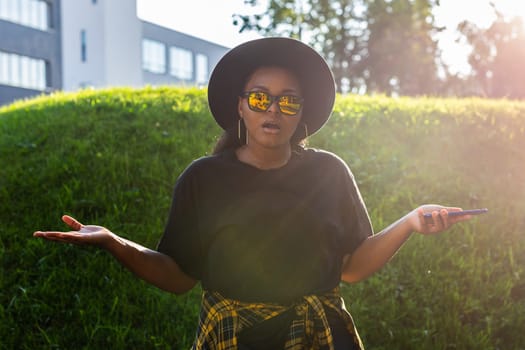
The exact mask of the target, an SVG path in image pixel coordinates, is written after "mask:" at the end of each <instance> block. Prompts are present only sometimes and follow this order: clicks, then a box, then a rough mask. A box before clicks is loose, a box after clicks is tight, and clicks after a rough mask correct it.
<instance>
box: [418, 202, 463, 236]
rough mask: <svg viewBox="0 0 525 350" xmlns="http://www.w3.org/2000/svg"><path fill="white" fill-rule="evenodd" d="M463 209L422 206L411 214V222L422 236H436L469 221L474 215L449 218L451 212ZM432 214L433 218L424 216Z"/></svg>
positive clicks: (433, 205) (430, 205)
mask: <svg viewBox="0 0 525 350" xmlns="http://www.w3.org/2000/svg"><path fill="white" fill-rule="evenodd" d="M460 210H461V208H455V207H444V206H441V205H436V204H427V205H422V206H420V207H419V208H417V209H415V210H413V211H412V212H411V213H410V214H409V221H410V224H411V226H412V229H413V231H415V232H419V233H422V234H434V233H439V232H442V231H445V230H447V229H448V228H449V227H450V226H452V225H454V224H455V223H457V222H460V221H467V220H470V219H471V218H472V215H461V216H449V215H448V213H449V212H453V211H460ZM427 213H431V214H432V217H431V218H425V217H424V214H427Z"/></svg>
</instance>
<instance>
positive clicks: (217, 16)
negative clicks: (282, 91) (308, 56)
mask: <svg viewBox="0 0 525 350" xmlns="http://www.w3.org/2000/svg"><path fill="white" fill-rule="evenodd" d="M490 1H492V2H494V3H495V5H496V7H497V8H498V9H499V10H500V11H501V12H503V13H504V14H506V15H512V16H522V17H524V18H525V1H522V0H441V2H440V6H439V7H438V8H436V9H435V12H434V14H435V17H436V24H437V25H438V26H446V27H447V30H445V31H444V32H442V33H441V34H440V36H439V37H438V39H439V47H440V49H441V50H442V57H443V60H444V61H445V63H447V64H449V65H450V66H451V70H452V72H454V73H457V72H459V73H467V72H468V69H469V66H468V63H467V57H468V53H469V50H468V48H467V47H466V46H465V45H462V44H460V43H456V42H455V40H456V38H457V36H458V34H457V33H455V28H456V27H457V24H458V23H459V22H461V21H463V20H469V21H472V22H475V23H477V24H478V26H480V27H487V26H489V25H490V24H491V23H492V20H493V19H494V13H493V11H492V8H491V6H490V5H489V2H490ZM244 2H245V0H137V14H138V16H139V17H140V18H141V19H143V20H146V21H148V22H153V23H156V24H158V25H161V26H164V27H167V28H171V29H173V30H176V31H179V32H183V33H186V34H189V35H192V36H195V37H198V38H201V39H204V40H208V41H211V42H214V43H217V44H220V45H223V46H226V47H233V46H236V45H238V44H240V43H242V42H245V41H247V40H251V39H255V38H258V37H260V36H259V35H258V34H256V33H254V32H245V33H239V32H238V31H239V28H238V27H236V26H234V25H233V19H232V16H233V14H239V13H242V14H246V13H257V12H262V10H263V9H264V7H261V6H260V7H259V8H253V7H251V6H249V5H245V4H244Z"/></svg>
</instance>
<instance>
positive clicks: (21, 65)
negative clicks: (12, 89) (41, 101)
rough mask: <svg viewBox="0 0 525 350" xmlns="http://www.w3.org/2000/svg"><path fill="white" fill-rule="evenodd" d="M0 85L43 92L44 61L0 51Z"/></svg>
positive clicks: (44, 84)
mask: <svg viewBox="0 0 525 350" xmlns="http://www.w3.org/2000/svg"><path fill="white" fill-rule="evenodd" d="M0 84H4V85H11V86H18V87H23V88H28V89H35V90H45V88H46V63H45V61H44V60H41V59H36V58H31V57H27V56H20V55H16V54H12V53H7V52H2V51H0Z"/></svg>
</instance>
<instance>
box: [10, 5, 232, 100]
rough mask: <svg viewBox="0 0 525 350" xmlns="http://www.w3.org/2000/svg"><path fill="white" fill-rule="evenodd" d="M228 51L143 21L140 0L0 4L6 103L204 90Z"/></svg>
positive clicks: (222, 47) (225, 48)
mask: <svg viewBox="0 0 525 350" xmlns="http://www.w3.org/2000/svg"><path fill="white" fill-rule="evenodd" d="M227 50H228V48H227V47H224V46H221V45H217V44H214V43H211V42H208V41H206V40H202V39H199V38H195V37H192V36H190V35H186V34H183V33H180V32H177V31H173V30H171V29H168V28H164V27H161V26H158V25H156V24H153V23H149V22H145V21H142V20H140V19H139V18H138V17H137V6H136V1H135V0H74V1H70V0H66V1H60V0H0V104H6V103H9V102H11V101H13V100H16V99H20V98H27V97H31V96H34V95H38V94H41V93H47V92H51V91H55V90H65V91H75V90H78V89H82V88H87V87H93V88H102V87H109V86H132V87H140V86H144V85H168V84H172V85H184V86H205V85H206V84H207V82H208V78H209V74H210V72H211V71H212V69H213V67H214V66H215V64H216V63H217V62H218V60H219V59H220V57H222V55H224V54H225V53H226V51H227Z"/></svg>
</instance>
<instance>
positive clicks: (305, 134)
mask: <svg viewBox="0 0 525 350" xmlns="http://www.w3.org/2000/svg"><path fill="white" fill-rule="evenodd" d="M303 125H304V138H305V139H307V138H308V125H306V123H304V124H303Z"/></svg>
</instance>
